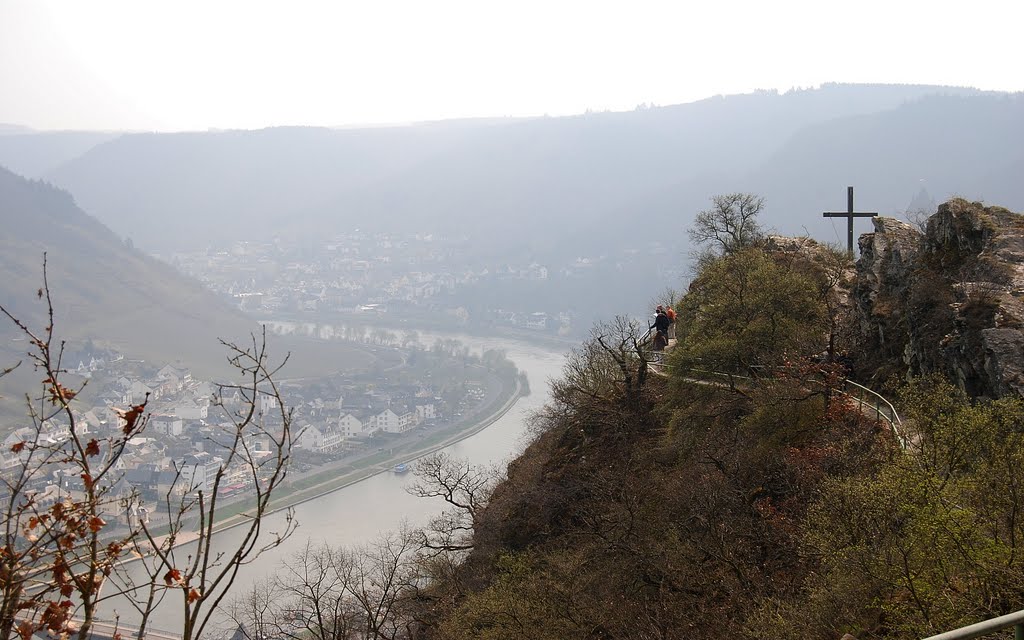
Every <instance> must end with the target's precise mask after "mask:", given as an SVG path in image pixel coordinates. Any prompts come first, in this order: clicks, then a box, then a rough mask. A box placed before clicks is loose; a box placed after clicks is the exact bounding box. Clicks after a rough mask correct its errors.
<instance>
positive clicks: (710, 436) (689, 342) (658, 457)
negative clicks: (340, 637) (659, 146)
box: [427, 249, 1024, 640]
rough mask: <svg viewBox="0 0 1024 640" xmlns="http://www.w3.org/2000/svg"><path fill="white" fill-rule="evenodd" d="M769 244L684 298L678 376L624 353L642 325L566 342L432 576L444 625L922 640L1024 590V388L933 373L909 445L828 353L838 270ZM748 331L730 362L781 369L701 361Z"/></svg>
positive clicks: (988, 612) (489, 631) (485, 631)
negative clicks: (460, 543)
mask: <svg viewBox="0 0 1024 640" xmlns="http://www.w3.org/2000/svg"><path fill="white" fill-rule="evenodd" d="M750 251H751V252H753V251H757V252H759V253H756V254H755V253H749V254H747V255H743V256H742V257H738V256H736V255H733V256H730V257H729V258H723V259H720V260H719V261H717V263H715V264H713V265H711V266H709V267H707V268H706V269H705V272H704V273H702V274H700V277H699V278H698V280H697V282H698V283H699V285H700V286H698V287H696V288H691V293H690V294H688V295H687V296H686V297H685V298H684V299H683V301H682V304H681V307H682V309H683V310H684V311H685V313H684V314H683V316H682V317H683V318H684V322H687V321H689V322H692V323H693V324H692V326H691V327H680V329H681V332H680V346H679V347H678V349H679V351H678V353H679V354H680V355H677V356H675V365H676V367H675V369H674V370H673V371H672V373H671V374H670V375H669V376H665V377H663V376H650V377H648V378H647V379H646V380H644V379H643V378H641V377H640V376H638V375H637V374H638V373H639V369H640V368H642V367H643V366H644V363H643V362H641V358H639V357H635V358H633V359H631V360H629V362H630V363H631V366H632V367H634V368H633V369H630V370H626V369H623V368H621V367H619V366H618V364H619V363H620V360H621V355H622V352H616V351H615V349H609V348H607V346H608V345H615V344H622V342H619V343H617V342H616V341H615V340H612V339H609V336H615V335H619V336H620V337H621V335H622V334H623V331H624V329H628V327H626V326H625V325H623V324H619V325H618V326H617V327H601V328H598V330H597V331H596V332H595V339H594V340H592V341H591V342H589V343H588V344H587V345H585V346H584V347H583V348H581V349H580V351H579V352H577V353H576V354H575V355H574V356H572V357H570V360H569V365H568V366H567V368H566V377H565V378H564V379H563V380H561V381H559V382H557V383H556V384H555V385H554V392H553V398H554V400H553V402H552V403H551V405H550V406H549V407H548V408H547V409H546V410H545V412H544V413H543V414H542V415H540V416H538V418H537V424H536V431H537V434H538V435H537V437H536V440H535V441H534V443H533V444H532V445H531V446H530V447H529V448H528V449H527V451H526V452H525V454H524V455H523V456H521V457H520V458H519V459H518V460H517V461H515V462H514V463H513V464H512V465H511V466H510V467H509V474H508V479H507V480H506V481H505V482H504V483H503V484H501V485H500V486H499V487H498V488H497V490H496V491H495V493H494V494H493V496H492V497H491V501H490V504H489V506H488V508H487V509H486V510H485V511H484V513H483V514H482V516H481V518H480V520H479V523H478V525H479V526H478V528H477V530H476V532H475V548H474V550H473V552H472V553H471V554H470V555H469V556H468V558H467V559H466V561H465V562H464V563H463V564H462V565H461V566H460V567H459V568H458V569H457V571H455V572H454V573H453V578H452V579H451V580H449V581H446V582H444V583H441V584H438V585H436V586H435V595H437V596H441V595H443V597H441V598H440V600H438V602H440V603H442V604H441V606H439V607H436V608H435V609H434V610H433V612H432V613H431V615H430V616H428V617H429V620H428V621H427V622H428V627H427V630H428V635H429V636H431V637H437V638H450V639H461V638H494V639H498V638H523V637H530V638H552V639H554V638H690V639H693V638H736V637H741V638H769V637H770V638H793V639H794V640H795V639H796V638H839V637H840V636H842V635H843V634H844V633H848V632H850V633H854V634H855V635H856V636H857V637H858V638H861V639H863V638H883V637H884V638H914V637H921V636H923V635H928V634H930V633H936V632H939V631H943V630H947V629H949V628H952V627H955V626H958V625H960V624H966V623H969V622H973V621H976V620H978V619H982V618H985V617H989V616H992V615H997V614H1001V613H1006V612H1008V611H1011V610H1015V609H1019V608H1021V606H1024V589H1022V588H1021V587H1020V585H1021V584H1024V581H1022V580H1021V578H1022V577H1024V572H1022V571H1021V559H1020V556H1021V554H1020V553H1019V550H1018V547H1019V546H1020V541H1022V540H1024V524H1022V521H1021V520H1022V519H1021V518H1020V515H1019V514H1021V513H1024V491H1021V488H1020V486H1019V485H1020V481H1019V473H1017V472H1016V470H1017V469H1019V468H1021V464H1022V463H1024V429H1022V426H1021V425H1022V424H1024V404H1022V403H1021V402H1020V401H1019V400H1017V399H1012V400H1011V399H1004V400H1000V401H997V402H993V403H972V402H971V401H969V400H968V398H967V397H966V396H964V395H962V394H958V393H957V392H955V391H954V389H953V388H952V387H950V386H948V385H947V384H945V383H941V382H939V381H936V380H927V381H921V382H918V383H916V384H915V385H912V386H910V387H908V389H907V390H906V391H905V392H904V396H903V402H902V405H901V406H902V407H904V408H905V409H906V416H905V420H904V433H903V434H902V435H903V436H905V437H906V444H907V446H906V448H904V447H903V446H902V445H903V442H902V441H901V439H900V438H897V437H895V436H894V434H893V432H892V431H891V429H890V427H889V425H888V424H887V423H885V422H879V421H876V420H875V419H873V417H871V416H865V415H864V414H863V413H862V412H861V411H859V410H858V409H857V408H856V407H855V405H854V404H853V403H852V402H850V401H848V400H847V399H846V398H845V396H842V395H841V394H839V393H838V385H839V383H840V382H841V379H842V371H841V369H840V368H839V367H838V366H837V365H834V364H828V363H822V362H820V361H819V359H818V358H817V357H814V356H813V354H814V353H815V352H817V351H820V350H821V348H822V345H823V344H827V343H828V342H829V339H830V337H831V338H832V339H833V341H835V340H836V339H837V338H838V341H837V342H833V347H835V348H842V347H843V346H844V343H843V339H845V336H844V334H842V333H841V332H838V333H837V327H841V326H843V325H846V324H848V322H847V321H848V320H849V319H848V318H843V317H840V316H842V314H841V313H840V312H839V311H837V309H839V308H840V307H837V306H836V305H835V302H836V300H835V298H834V297H832V296H835V295H839V296H841V295H842V292H841V291H840V290H839V289H841V287H838V288H837V287H836V286H835V285H836V284H838V283H839V281H840V280H841V279H842V278H840V277H836V275H837V274H839V272H840V271H841V269H840V270H836V271H833V273H832V275H828V274H826V273H824V272H823V271H822V269H826V270H827V268H828V264H829V260H823V261H815V260H806V261H803V262H802V263H801V264H800V265H795V264H794V263H793V262H792V256H791V255H790V256H785V255H782V254H779V253H772V251H771V250H763V249H752V250H750ZM761 251H764V252H763V253H760V252H761ZM786 260H789V262H785V264H786V265H787V269H786V270H780V269H778V268H777V267H778V266H779V265H780V264H783V263H784V261H786ZM815 265H817V266H815ZM816 269H817V271H816ZM737 282H742V283H743V286H742V287H736V286H734V285H735V283H737ZM773 291H777V292H784V295H779V296H777V297H774V298H773V297H772V295H771V294H772V292H773ZM738 294H742V295H738ZM748 295H750V296H754V297H753V298H747V297H746V296H748ZM750 299H757V300H759V301H761V302H758V303H757V304H758V305H761V304H762V303H763V301H764V300H766V299H768V300H769V301H770V304H768V305H767V307H769V308H770V309H771V310H772V314H775V315H771V314H769V315H767V316H765V315H762V316H759V317H757V318H755V322H763V323H764V324H763V329H764V330H765V331H769V332H770V331H777V333H774V334H769V335H771V336H772V337H771V338H770V339H763V337H758V339H757V340H756V341H755V342H756V344H755V345H754V346H752V347H751V351H750V353H751V354H753V355H754V356H756V357H754V358H751V359H749V360H746V359H744V358H745V355H744V354H743V351H742V345H743V344H744V341H745V340H746V339H747V338H748V336H746V335H745V334H744V333H743V332H742V331H741V332H739V333H735V334H733V333H730V332H729V328H730V325H729V324H728V322H725V321H718V322H709V321H708V318H709V317H711V314H713V313H720V312H721V309H722V308H723V307H722V305H728V304H732V305H734V307H733V308H736V309H741V310H742V308H743V305H742V304H740V303H742V302H744V301H749V300H750ZM736 305H738V306H736ZM758 312H759V313H763V309H759V310H758ZM702 314H708V315H706V316H704V317H702ZM698 327H700V328H701V330H700V331H696V330H695V329H696V328H698ZM755 328H757V327H755ZM616 329H617V331H618V333H616ZM741 329H743V330H744V331H746V330H747V328H746V327H741ZM758 330H759V331H760V330H761V329H758ZM626 333H628V331H626ZM755 333H756V332H755ZM599 336H600V337H601V338H602V340H597V339H596V338H597V337H599ZM627 337H628V336H627ZM730 340H731V341H733V342H734V344H733V346H734V347H736V348H735V349H734V350H733V352H732V353H733V354H739V355H737V357H732V356H730V357H729V358H727V359H725V360H723V361H722V362H720V363H718V364H719V365H722V366H726V365H733V366H736V367H749V366H750V365H752V364H775V365H776V367H775V368H774V369H772V370H771V372H770V373H762V374H761V375H760V377H758V378H757V379H755V380H746V379H734V380H733V381H731V384H730V383H725V384H707V383H703V384H698V383H696V382H695V381H694V380H692V379H690V378H689V377H688V376H689V375H691V374H690V373H689V372H690V370H689V369H687V365H689V364H692V363H696V362H699V360H698V359H697V356H695V355H693V354H697V353H698V349H700V348H703V346H704V345H703V344H701V342H700V341H715V342H716V343H723V341H730ZM624 343H625V344H629V341H628V340H626V341H625V342H624ZM708 353H712V352H710V351H708ZM686 354H690V355H689V357H684V356H685V355H686ZM748 355H749V354H748ZM701 357H706V356H703V355H701ZM626 374H629V377H628V378H627V377H626Z"/></svg>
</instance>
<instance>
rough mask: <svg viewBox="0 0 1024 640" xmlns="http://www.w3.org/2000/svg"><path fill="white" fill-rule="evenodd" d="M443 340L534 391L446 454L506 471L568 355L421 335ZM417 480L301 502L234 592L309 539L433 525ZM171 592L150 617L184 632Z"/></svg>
mask: <svg viewBox="0 0 1024 640" xmlns="http://www.w3.org/2000/svg"><path fill="white" fill-rule="evenodd" d="M269 328H273V329H275V330H276V331H289V330H301V331H303V332H306V333H310V334H311V335H320V336H325V335H326V336H330V335H335V333H334V332H333V331H332V330H328V329H325V328H324V327H323V326H319V327H317V326H313V325H292V324H289V323H272V324H271V325H269ZM436 338H446V339H455V340H458V341H460V342H462V343H463V344H464V345H466V346H468V347H469V348H470V350H471V351H475V352H482V351H485V350H489V349H500V350H504V351H505V352H506V354H507V355H508V357H509V359H510V360H512V361H513V362H514V363H515V364H516V366H517V367H518V368H519V370H520V371H524V372H525V373H526V375H527V378H528V379H529V383H530V389H531V394H530V395H529V396H526V397H523V398H520V399H519V400H518V401H517V402H516V403H515V404H514V405H513V406H512V408H511V409H510V410H509V411H507V412H506V413H505V414H504V415H502V416H501V417H500V418H498V419H497V420H495V421H494V422H493V423H492V424H490V425H489V426H487V427H486V428H485V429H483V430H481V431H479V432H477V433H475V434H474V435H471V436H469V437H467V438H466V439H464V440H461V441H459V442H456V443H455V444H452V445H450V446H448V447H446V448H445V449H443V451H444V452H445V453H448V454H449V455H451V456H453V457H457V458H464V459H468V460H469V461H471V462H472V463H473V464H477V465H487V464H497V465H501V466H503V465H504V463H507V462H508V461H509V460H511V459H512V458H514V457H515V456H516V455H518V454H519V453H520V452H521V451H522V449H523V447H524V446H525V445H526V444H528V440H527V438H528V434H527V427H526V420H527V418H528V417H529V416H530V415H531V414H532V413H533V412H535V411H536V410H537V409H539V408H540V407H541V406H542V405H543V404H544V403H545V402H547V400H548V398H549V387H548V382H549V380H551V379H552V378H556V377H558V376H559V375H560V374H561V369H562V365H563V363H564V362H565V353H564V350H563V351H560V350H558V349H557V348H553V347H550V346H538V345H534V344H531V343H527V342H524V341H521V340H514V339H507V338H500V337H492V338H479V337H473V336H468V335H460V334H437V333H429V332H421V333H420V339H421V341H423V342H424V343H425V344H428V345H429V344H431V343H433V341H434V340H435V339H436ZM412 480H413V478H412V477H411V474H406V475H398V474H394V473H392V472H390V471H386V472H383V473H379V474H377V475H374V476H371V477H369V478H366V479H364V480H360V481H358V482H355V483H353V484H350V485H347V486H344V487H342V488H340V489H338V490H337V491H333V492H331V493H327V494H325V495H322V496H318V497H316V498H314V499H312V500H309V501H307V502H303V503H302V504H299V505H298V506H296V507H295V510H294V513H295V519H296V520H297V521H298V523H299V528H298V531H297V532H296V533H295V534H294V535H293V536H292V537H291V538H289V539H288V540H286V541H285V542H284V544H282V545H281V546H279V547H277V548H276V549H273V550H272V551H270V552H268V553H266V554H264V555H263V556H262V557H261V558H260V559H259V560H257V561H256V562H254V563H252V564H250V565H246V566H244V567H242V569H241V571H240V572H239V574H238V578H237V580H236V581H235V584H234V587H233V592H234V594H235V595H239V594H242V593H244V592H245V591H247V590H248V589H249V588H250V587H251V586H252V585H253V584H255V583H256V582H257V581H259V580H261V579H263V578H266V577H268V576H271V575H273V573H274V572H275V570H276V569H277V567H278V565H279V563H280V562H281V561H282V560H284V559H286V558H288V557H289V556H291V555H292V554H294V553H296V552H297V551H299V550H301V549H302V548H303V547H304V546H305V545H306V543H307V542H309V541H312V542H313V543H321V542H325V543H328V544H330V545H332V546H339V545H346V546H350V545H359V544H362V543H365V542H368V541H370V540H372V539H374V538H375V537H377V536H378V535H379V534H380V533H381V532H386V531H392V530H396V529H398V528H399V526H400V525H401V524H402V523H403V522H407V523H409V524H411V525H413V526H416V525H420V524H424V523H426V521H427V520H428V519H429V518H430V517H431V516H432V515H434V514H436V513H438V512H440V511H441V510H442V508H443V503H442V502H441V501H440V500H437V501H434V500H426V499H423V498H415V497H413V496H411V495H409V494H408V493H406V491H405V486H406V485H407V484H409V483H410V482H412ZM283 527H284V514H283V513H277V514H273V515H271V516H269V517H268V518H267V521H266V522H265V523H264V526H263V531H264V532H270V531H279V530H281V529H283ZM241 533H242V531H241V530H240V529H228V530H226V531H222V532H220V533H217V534H216V535H215V546H218V547H220V548H222V549H225V550H228V549H234V548H235V547H236V545H237V542H238V536H240V535H241ZM186 549H187V547H185V549H179V551H184V550H186ZM180 557H184V555H181V556H180ZM133 577H134V579H135V580H137V581H142V580H143V579H144V576H143V575H142V572H141V567H140V568H139V570H138V575H135V576H133ZM172 595H173V597H168V598H167V599H166V601H165V602H164V603H163V604H162V605H161V606H160V607H159V608H158V609H157V611H156V613H155V615H154V618H153V619H152V620H150V623H149V624H150V626H152V627H154V628H156V629H166V630H177V629H180V628H181V616H182V606H181V600H180V598H181V596H180V595H179V594H178V593H175V594H172ZM230 597H231V596H230V595H229V596H228V598H229V599H230ZM115 613H116V614H118V615H120V617H121V620H122V622H124V623H126V624H135V621H136V620H135V618H136V616H134V615H133V612H132V611H131V610H130V608H129V607H128V605H127V603H125V602H124V601H118V600H116V599H111V600H110V601H108V604H107V606H105V607H104V608H103V610H102V611H101V613H100V616H101V617H102V618H103V619H112V618H113V616H114V615H115Z"/></svg>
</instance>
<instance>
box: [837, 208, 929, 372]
mask: <svg viewBox="0 0 1024 640" xmlns="http://www.w3.org/2000/svg"><path fill="white" fill-rule="evenodd" d="M872 222H873V223H874V227H875V232H874V233H867V234H864V235H862V236H861V237H860V240H859V246H860V255H861V258H860V260H859V261H858V262H857V280H856V284H855V285H854V288H853V300H854V304H855V310H856V312H857V319H858V324H859V326H860V331H861V335H862V338H863V340H864V343H865V348H866V349H867V350H868V351H871V352H874V353H877V354H882V355H883V359H884V360H888V361H892V360H893V359H900V360H902V359H903V357H904V347H905V346H906V343H907V340H908V339H909V335H908V332H907V321H906V315H907V310H906V308H905V306H904V304H903V302H904V301H905V300H906V299H907V297H908V293H909V292H908V288H909V286H910V277H909V274H910V272H911V271H912V265H913V264H914V263H915V261H916V259H917V254H918V252H919V250H920V245H921V234H920V233H919V232H918V231H917V230H916V229H915V228H914V227H912V226H910V225H909V224H906V223H904V222H900V221H899V220H894V219H892V218H872Z"/></svg>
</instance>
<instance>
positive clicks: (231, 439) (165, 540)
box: [117, 330, 297, 640]
mask: <svg viewBox="0 0 1024 640" xmlns="http://www.w3.org/2000/svg"><path fill="white" fill-rule="evenodd" d="M223 344H224V345H225V346H226V347H227V348H228V350H229V352H230V356H229V358H228V359H229V362H230V363H231V364H232V365H233V366H234V367H235V368H236V369H237V370H238V372H239V374H240V376H241V380H240V381H239V382H238V383H234V384H222V385H220V386H219V388H218V391H217V393H216V394H215V396H214V402H213V404H214V405H215V406H217V407H219V408H220V409H221V410H222V415H223V417H224V418H225V421H224V422H222V423H221V426H220V428H219V431H218V432H216V433H215V434H214V435H212V436H210V437H209V438H208V443H209V447H208V449H209V451H210V452H211V453H213V454H217V455H218V456H219V457H220V458H221V462H220V463H219V464H218V466H217V468H216V470H215V471H214V473H213V476H212V478H206V479H205V481H203V482H200V481H197V480H196V476H195V475H188V474H185V473H183V471H184V468H183V467H179V468H178V471H177V477H176V481H175V482H174V483H172V485H171V488H170V489H169V490H168V491H167V493H166V495H165V496H164V499H163V510H164V511H165V515H166V522H167V524H166V533H163V532H161V531H159V530H158V529H157V527H155V526H152V525H150V524H148V523H146V522H145V521H143V522H142V523H141V525H140V529H141V535H139V536H136V537H134V538H132V540H131V543H132V547H133V550H134V551H135V552H136V553H137V554H138V555H139V556H140V557H141V558H142V559H143V560H142V562H143V566H144V567H145V569H146V573H147V574H148V581H147V583H146V584H143V585H137V584H135V583H134V582H133V581H132V580H131V578H130V577H129V576H128V574H127V572H124V571H119V572H118V573H117V578H118V583H119V585H118V586H119V587H120V592H123V593H126V594H128V595H129V596H130V598H131V602H132V604H133V606H134V607H135V608H136V610H137V611H138V613H139V614H140V617H141V619H142V623H141V624H140V628H139V629H138V633H137V637H138V638H140V639H141V638H143V637H145V633H146V623H147V621H148V619H149V618H150V616H151V614H152V612H153V610H154V609H155V607H156V606H157V605H158V604H159V603H160V602H161V601H162V600H163V599H164V597H165V596H166V595H167V594H169V593H177V594H178V597H180V598H181V601H180V603H181V607H182V611H183V616H184V624H183V629H182V638H183V639H184V640H190V639H192V638H200V637H203V632H204V630H206V628H207V626H208V625H209V623H210V620H211V616H212V615H213V614H214V612H215V611H216V609H217V607H218V606H219V605H220V604H221V602H222V601H223V600H224V598H225V596H226V595H227V593H228V590H229V589H230V588H231V586H232V585H233V584H234V581H235V578H236V577H237V575H238V571H239V569H241V567H242V566H244V565H246V564H250V563H252V562H254V561H255V560H256V559H257V558H259V557H260V556H261V555H262V554H263V553H265V552H266V551H269V550H270V549H272V548H274V547H277V546H279V545H280V544H281V543H282V542H283V541H284V540H285V539H287V538H288V537H289V536H290V535H291V534H292V533H293V532H294V531H295V527H296V526H297V525H296V523H295V521H294V519H293V518H292V513H291V510H290V509H289V510H288V511H287V512H286V514H285V518H284V523H283V526H282V529H281V530H280V531H269V532H265V531H264V530H263V525H264V524H265V523H264V516H266V515H267V513H268V511H269V509H270V499H271V496H272V494H273V493H274V491H275V490H276V489H277V488H278V487H279V486H280V485H281V483H282V482H283V481H284V479H285V476H286V475H287V469H288V461H289V459H290V455H291V448H292V444H293V434H292V430H291V425H292V413H291V411H290V410H289V409H287V408H286V407H285V406H284V403H283V402H282V401H281V392H280V390H279V389H278V387H277V384H276V383H275V382H274V376H275V375H276V374H277V372H278V371H279V370H280V368H281V366H283V365H284V362H286V361H287V357H285V359H284V362H281V363H280V364H278V365H276V366H275V365H272V364H271V363H270V360H269V356H268V354H267V344H266V330H264V332H263V333H262V334H261V336H260V337H258V338H257V337H256V336H252V342H251V344H250V345H248V346H246V347H241V346H238V345H235V344H231V343H228V342H224V343H223ZM236 398H237V400H236ZM229 478H232V479H237V478H244V480H243V481H244V482H245V484H246V485H247V486H248V487H250V490H251V492H252V494H251V495H252V497H251V498H250V500H249V503H248V507H249V508H248V509H247V510H246V511H245V512H243V513H242V514H240V516H239V518H240V519H241V521H242V524H241V525H240V527H239V528H240V529H241V535H240V536H239V535H238V533H237V532H238V530H239V528H236V530H235V531H236V534H235V535H236V536H237V537H239V542H238V543H237V544H236V545H235V546H234V547H233V548H231V549H227V550H218V549H217V548H215V546H214V525H215V524H216V521H217V516H218V508H219V506H220V504H219V503H220V500H221V493H222V492H221V491H220V489H221V487H224V486H226V485H227V484H229V483H230V482H229ZM161 533H163V534H162V535H160V534H161ZM186 542H187V543H189V544H187V545H185V544H183V543H186Z"/></svg>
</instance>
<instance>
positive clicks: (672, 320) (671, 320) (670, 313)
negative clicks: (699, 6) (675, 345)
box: [665, 305, 676, 340]
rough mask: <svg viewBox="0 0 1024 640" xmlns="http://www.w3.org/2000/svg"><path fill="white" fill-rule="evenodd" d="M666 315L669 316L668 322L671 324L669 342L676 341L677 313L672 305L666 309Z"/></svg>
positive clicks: (669, 326)
mask: <svg viewBox="0 0 1024 640" xmlns="http://www.w3.org/2000/svg"><path fill="white" fill-rule="evenodd" d="M665 315H667V316H668V322H669V325H668V339H669V340H674V339H675V337H676V312H675V309H673V308H672V305H669V306H668V308H667V309H665Z"/></svg>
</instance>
